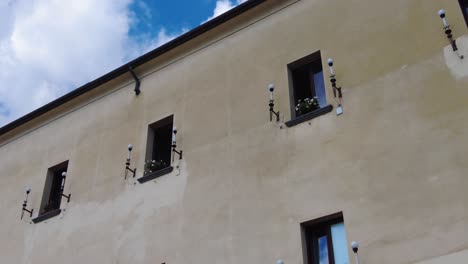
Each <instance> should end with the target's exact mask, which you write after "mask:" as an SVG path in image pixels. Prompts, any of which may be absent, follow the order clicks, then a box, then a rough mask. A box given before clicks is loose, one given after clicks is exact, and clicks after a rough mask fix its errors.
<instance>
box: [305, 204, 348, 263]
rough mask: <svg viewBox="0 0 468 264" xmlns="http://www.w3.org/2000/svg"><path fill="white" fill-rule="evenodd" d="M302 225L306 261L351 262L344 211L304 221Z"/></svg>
mask: <svg viewBox="0 0 468 264" xmlns="http://www.w3.org/2000/svg"><path fill="white" fill-rule="evenodd" d="M301 227H302V234H303V248H304V263H307V264H349V256H348V246H347V245H348V242H347V240H346V231H345V226H344V223H343V214H342V213H337V214H334V215H330V216H326V217H322V218H319V219H316V220H312V221H309V222H306V223H302V224H301Z"/></svg>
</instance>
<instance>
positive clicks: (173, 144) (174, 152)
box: [172, 127, 183, 161]
mask: <svg viewBox="0 0 468 264" xmlns="http://www.w3.org/2000/svg"><path fill="white" fill-rule="evenodd" d="M176 148H177V128H176V127H174V128H173V129H172V152H173V155H172V161H174V159H175V154H179V160H181V159H182V151H183V150H180V151H177V150H176Z"/></svg>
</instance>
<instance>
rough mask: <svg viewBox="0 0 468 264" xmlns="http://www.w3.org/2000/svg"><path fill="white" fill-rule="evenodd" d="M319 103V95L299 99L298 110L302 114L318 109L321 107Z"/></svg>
mask: <svg viewBox="0 0 468 264" xmlns="http://www.w3.org/2000/svg"><path fill="white" fill-rule="evenodd" d="M319 108H320V106H319V103H318V99H317V96H315V97H313V98H312V99H309V98H306V99H304V100H299V101H297V105H296V112H297V113H299V114H300V115H303V114H307V113H310V112H312V111H314V110H316V109H319Z"/></svg>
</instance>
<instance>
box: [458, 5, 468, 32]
mask: <svg viewBox="0 0 468 264" xmlns="http://www.w3.org/2000/svg"><path fill="white" fill-rule="evenodd" d="M458 3H459V4H460V8H461V11H462V14H463V18H465V24H466V26H467V27H468V0H458Z"/></svg>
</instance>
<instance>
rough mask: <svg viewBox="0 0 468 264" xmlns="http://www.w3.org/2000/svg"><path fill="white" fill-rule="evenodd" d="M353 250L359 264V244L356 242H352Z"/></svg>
mask: <svg viewBox="0 0 468 264" xmlns="http://www.w3.org/2000/svg"><path fill="white" fill-rule="evenodd" d="M351 248H352V249H353V252H354V257H355V258H356V264H359V255H358V249H359V243H358V242H356V241H353V242H351Z"/></svg>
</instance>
